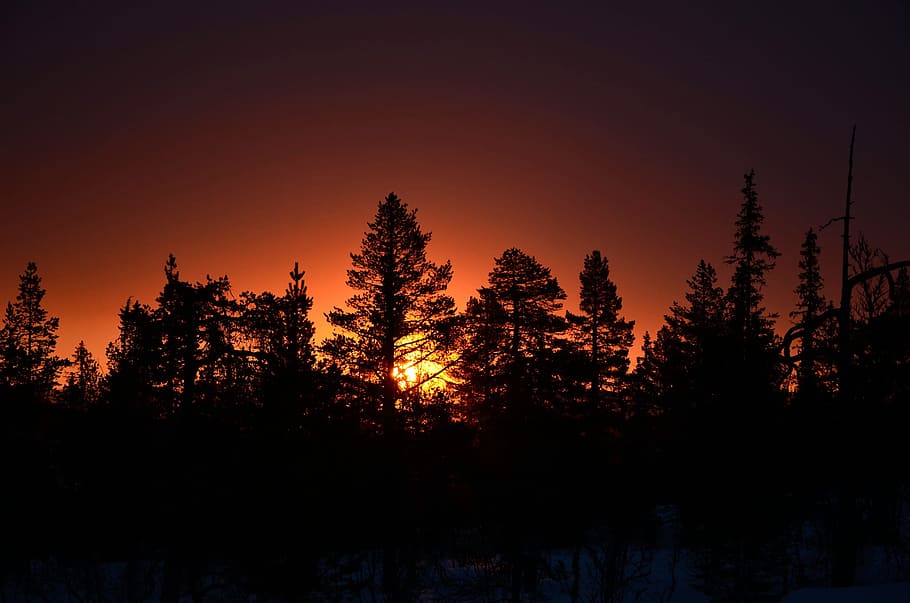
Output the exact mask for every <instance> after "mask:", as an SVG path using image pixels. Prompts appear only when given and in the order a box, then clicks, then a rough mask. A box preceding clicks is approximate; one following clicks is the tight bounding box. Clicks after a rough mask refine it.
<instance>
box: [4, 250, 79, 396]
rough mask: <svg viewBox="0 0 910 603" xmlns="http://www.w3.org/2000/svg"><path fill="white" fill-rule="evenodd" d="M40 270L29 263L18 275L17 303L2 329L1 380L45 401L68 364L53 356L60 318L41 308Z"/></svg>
mask: <svg viewBox="0 0 910 603" xmlns="http://www.w3.org/2000/svg"><path fill="white" fill-rule="evenodd" d="M44 295H45V290H44V289H42V288H41V277H40V276H38V267H37V266H36V265H35V263H34V262H29V263H28V265H27V266H26V268H25V272H23V273H22V274H21V275H20V276H19V293H18V294H17V295H16V301H14V302H8V303H7V305H6V314H5V315H4V317H3V329H2V330H0V379H2V384H3V385H4V386H6V387H8V388H11V389H12V390H13V391H17V392H20V393H21V394H23V395H24V396H25V397H33V398H36V399H37V398H46V397H47V396H48V395H49V394H50V393H51V391H52V390H53V389H54V386H55V384H56V382H57V376H58V375H59V373H60V370H61V369H62V368H63V367H64V366H66V364H67V361H66V360H63V359H61V358H58V357H57V356H56V355H55V354H54V349H55V348H56V346H57V329H58V328H59V327H60V319H59V318H57V317H52V316H48V313H47V310H46V309H45V308H44V307H43V306H42V305H41V302H42V300H43V299H44Z"/></svg>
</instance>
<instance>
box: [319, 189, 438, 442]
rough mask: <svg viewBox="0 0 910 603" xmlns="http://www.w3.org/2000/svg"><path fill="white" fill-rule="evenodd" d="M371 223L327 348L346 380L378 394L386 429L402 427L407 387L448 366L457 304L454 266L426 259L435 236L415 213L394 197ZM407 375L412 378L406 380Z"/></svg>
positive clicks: (333, 316)
mask: <svg viewBox="0 0 910 603" xmlns="http://www.w3.org/2000/svg"><path fill="white" fill-rule="evenodd" d="M368 226H369V231H367V232H366V233H364V238H363V241H362V242H361V246H360V251H359V252H358V253H352V254H351V263H352V265H353V267H352V268H351V269H350V270H348V278H347V285H348V286H349V287H350V288H351V289H353V290H354V291H355V292H356V293H355V294H354V295H353V296H351V297H350V298H348V300H347V306H348V309H347V310H344V309H341V308H335V309H333V310H332V311H331V312H329V313H328V314H327V318H328V321H329V323H330V324H331V325H333V326H335V327H337V328H338V329H340V332H339V333H337V334H336V336H335V337H334V338H333V339H332V340H330V341H329V342H327V344H326V345H325V346H324V348H323V349H324V351H325V352H326V353H327V354H329V355H331V356H333V357H334V358H335V360H336V362H339V363H340V364H341V365H342V366H343V368H344V370H345V371H346V372H347V373H348V374H349V375H352V376H354V377H357V378H359V379H360V380H362V382H365V383H366V384H367V385H371V386H373V387H375V388H376V389H378V392H377V395H375V396H371V397H372V398H373V399H374V400H375V401H376V402H378V406H379V410H380V411H381V417H382V419H381V422H382V425H383V427H384V429H385V430H386V431H387V432H388V431H390V430H394V429H395V427H396V425H397V424H398V420H397V415H396V407H397V406H399V405H400V402H401V400H402V399H403V396H404V392H403V390H405V389H412V390H413V389H417V388H419V387H420V386H421V385H422V384H423V383H424V382H426V381H428V380H430V379H431V378H432V377H434V376H435V375H434V374H429V373H427V372H426V371H422V370H420V369H421V368H422V367H424V366H434V367H437V366H438V367H445V366H446V365H447V364H448V344H449V342H450V339H451V337H450V335H451V332H450V330H451V329H452V327H453V325H454V322H455V321H454V318H455V300H454V299H453V298H452V297H451V296H450V295H448V294H447V289H448V286H449V282H450V281H451V280H452V264H451V263H450V262H448V261H447V262H445V263H444V264H436V263H434V262H432V261H430V260H429V259H427V255H426V252H427V244H428V243H429V241H430V239H431V233H429V232H423V231H422V230H421V228H420V225H419V223H418V221H417V210H416V209H408V205H407V203H405V202H404V201H402V200H401V199H400V198H399V197H398V196H397V195H395V193H389V195H388V196H387V197H386V198H385V199H384V200H383V201H381V202H380V203H379V207H378V208H377V211H376V216H375V218H374V219H373V221H372V222H370V223H369V224H368ZM431 363H432V364H431ZM403 374H407V375H409V376H411V375H413V376H414V379H412V380H409V381H403V379H402V375H403Z"/></svg>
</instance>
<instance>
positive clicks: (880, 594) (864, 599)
mask: <svg viewBox="0 0 910 603" xmlns="http://www.w3.org/2000/svg"><path fill="white" fill-rule="evenodd" d="M822 602H823V603H910V582H892V583H890V584H871V585H867V586H854V587H851V588H802V589H800V590H796V591H793V592H792V593H790V594H789V595H787V596H786V597H784V598H783V600H782V601H781V603H822Z"/></svg>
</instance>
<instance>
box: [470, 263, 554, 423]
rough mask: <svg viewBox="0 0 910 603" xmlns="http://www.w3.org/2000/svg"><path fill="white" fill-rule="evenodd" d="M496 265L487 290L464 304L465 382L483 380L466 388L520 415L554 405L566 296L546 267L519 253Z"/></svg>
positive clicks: (471, 383)
mask: <svg viewBox="0 0 910 603" xmlns="http://www.w3.org/2000/svg"><path fill="white" fill-rule="evenodd" d="M494 261H495V267H494V268H493V270H492V271H491V272H490V275H489V285H488V286H486V287H482V288H480V289H479V290H478V294H479V297H477V298H472V300H471V301H470V302H469V304H468V313H467V315H466V325H465V329H466V331H467V344H466V347H465V357H463V359H462V363H463V367H462V373H463V374H464V375H465V377H466V378H468V379H470V378H471V377H472V376H473V377H477V376H481V375H482V376H483V378H484V381H482V382H477V381H473V382H470V381H469V383H467V384H466V386H467V388H469V389H472V390H474V391H475V392H476V391H477V390H478V389H482V390H484V391H485V392H487V395H486V396H484V398H485V399H484V401H485V402H487V403H488V404H490V403H492V404H494V405H497V406H499V405H503V406H504V408H502V407H500V408H499V410H511V411H518V412H519V413H520V412H522V410H526V409H527V408H528V407H529V406H539V405H542V404H544V403H545V402H547V401H549V402H550V403H551V404H552V403H554V402H555V400H554V399H553V396H552V394H553V393H554V389H555V386H556V385H557V383H556V378H557V371H555V370H554V369H555V365H554V363H555V361H556V352H558V351H559V350H560V348H562V347H563V345H562V341H561V339H560V335H561V334H562V333H563V332H564V331H565V330H566V328H567V323H566V320H565V319H564V318H563V317H561V316H559V315H558V314H557V312H558V311H559V310H560V309H561V308H562V300H564V299H565V298H566V294H565V292H564V291H563V289H562V287H560V286H559V282H558V281H557V280H556V278H554V277H553V276H551V275H550V269H549V268H546V267H544V266H543V265H541V264H540V262H538V261H537V259H536V258H534V257H533V256H530V255H528V254H526V253H525V252H523V251H521V250H520V249H516V248H511V249H507V250H505V251H504V252H503V254H502V255H501V256H500V257H498V258H496V259H495V260H494ZM548 398H549V400H548ZM488 410H492V411H493V412H494V413H495V412H496V409H488Z"/></svg>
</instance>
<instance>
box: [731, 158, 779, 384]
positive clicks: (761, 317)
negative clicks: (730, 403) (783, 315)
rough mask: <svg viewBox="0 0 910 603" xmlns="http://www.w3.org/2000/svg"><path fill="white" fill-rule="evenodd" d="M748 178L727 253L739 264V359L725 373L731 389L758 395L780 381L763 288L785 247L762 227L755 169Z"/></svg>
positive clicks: (734, 305) (734, 319)
mask: <svg viewBox="0 0 910 603" xmlns="http://www.w3.org/2000/svg"><path fill="white" fill-rule="evenodd" d="M743 179H744V181H745V183H744V186H743V188H742V195H743V201H742V205H741V206H740V210H739V214H738V215H737V219H736V234H735V236H734V240H733V254H732V255H730V256H729V257H728V258H727V263H728V264H732V265H733V267H734V270H733V280H732V283H731V286H730V289H729V291H728V293H727V298H728V304H729V327H730V331H731V333H730V335H731V344H732V346H733V347H732V350H731V352H732V353H733V354H734V355H735V358H736V363H735V364H734V365H733V366H732V367H731V369H732V370H731V371H729V372H728V373H727V375H726V376H727V377H728V378H729V380H728V382H727V383H728V385H729V386H730V390H731V393H735V394H736V395H737V396H740V397H754V398H756V399H758V398H761V397H763V396H764V395H765V394H767V393H768V391H769V388H772V387H773V386H774V385H775V381H776V375H775V374H774V373H775V361H776V354H775V353H774V351H773V349H772V347H773V343H774V321H775V319H776V318H777V315H776V314H772V313H769V312H767V310H766V309H765V307H764V306H763V305H762V303H763V301H764V294H763V293H762V289H763V288H764V286H765V283H766V275H767V273H768V272H770V271H771V270H773V269H774V266H775V263H776V260H777V258H778V257H779V256H780V252H778V251H777V249H776V248H775V247H774V246H773V245H772V244H771V238H770V237H769V236H768V235H766V234H764V233H762V230H761V227H762V224H763V223H764V221H765V217H764V213H763V211H762V207H761V205H759V202H758V192H757V191H756V190H755V170H752V171H750V172H749V173H747V174H745V175H744V176H743Z"/></svg>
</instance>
